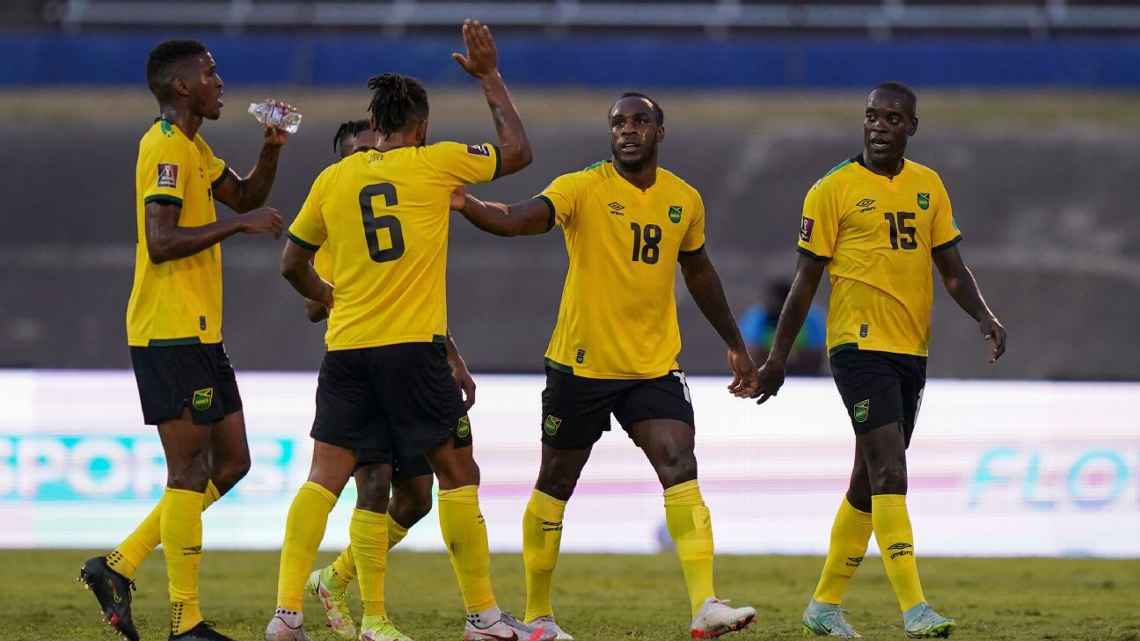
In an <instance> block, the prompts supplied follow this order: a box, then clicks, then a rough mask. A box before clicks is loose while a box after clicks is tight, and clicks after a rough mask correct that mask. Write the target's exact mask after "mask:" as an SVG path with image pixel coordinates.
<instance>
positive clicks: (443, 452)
mask: <svg viewBox="0 0 1140 641" xmlns="http://www.w3.org/2000/svg"><path fill="white" fill-rule="evenodd" d="M463 39H464V41H465V43H466V45H467V54H466V55H463V54H459V53H455V54H452V57H453V58H454V59H455V61H456V62H457V63H458V64H459V65H460V66H462V67H463V69H464V70H465V71H467V72H468V73H469V74H471V75H472V76H474V77H475V78H477V79H478V80H479V81H480V83H481V84H482V86H483V92H484V94H485V96H486V98H487V104H488V106H489V107H490V109H491V114H492V117H493V119H494V122H495V128H496V130H497V133H498V139H499V144H498V145H494V144H490V143H485V144H479V145H465V144H460V143H455V142H439V143H435V144H430V145H429V144H427V128H428V114H429V109H428V97H427V92H426V91H425V90H424V88H423V86H422V85H421V84H420V83H419V82H418V81H417V80H415V79H414V78H409V77H406V76H402V75H399V74H392V73H389V74H383V75H380V76H376V77H374V78H372V79H371V80H369V82H368V86H369V88H370V89H371V90H372V101H371V103H370V104H369V112H370V114H371V126H372V128H373V129H375V130H377V131H378V132H379V134H380V139H379V143H378V144H377V145H376V147H375V148H372V149H368V150H366V151H364V152H362V153H354V154H351V155H350V156H349V157H347V158H345V159H344V160H342V161H340V162H338V163H336V164H334V165H331V166H330V167H328V168H327V169H325V170H324V171H323V172H321V174H320V176H318V177H317V179H316V181H315V182H314V183H313V186H312V189H311V191H310V193H309V196H308V198H306V200H305V203H304V205H302V207H301V211H300V213H299V214H297V217H296V219H295V220H294V221H293V224H292V225H291V226H290V228H289V241H288V242H287V243H286V245H285V251H284V253H283V254H282V257H281V273H282V275H283V276H284V277H285V278H286V279H287V280H288V281H289V283H290V284H291V285H292V286H293V288H294V289H296V290H297V292H298V293H299V294H301V296H303V297H305V298H307V299H310V300H313V301H317V302H319V303H321V304H322V305H324V307H325V308H327V309H328V310H329V320H328V330H327V332H326V335H325V342H326V344H327V347H328V351H327V353H326V354H325V357H324V360H323V362H322V364H321V370H320V375H319V378H318V384H317V402H316V405H317V407H316V418H315V420H314V421H313V428H312V431H311V436H312V437H313V440H314V441H315V443H314V447H313V461H312V465H311V467H310V470H309V478H308V482H306V483H305V484H304V485H303V486H302V487H301V489H300V490H299V491H298V492H297V495H296V497H295V498H294V500H293V504H292V506H291V507H290V509H289V516H288V519H287V521H286V528H285V542H284V545H283V546H282V550H281V565H280V573H279V576H278V583H277V610H276V612H275V613H274V616H273V618H272V619H271V620H270V622H269V625H268V627H267V629H266V633H265V637H266V641H307V639H308V637H307V636H306V635H305V633H304V631H303V630H302V614H301V604H302V598H303V593H304V585H305V579H306V577H307V576H308V573H309V570H310V568H311V566H312V563H313V558H314V557H315V556H316V551H317V547H318V546H319V545H320V542H321V538H322V537H323V536H324V530H325V525H326V523H327V520H328V514H329V511H330V510H331V509H332V506H333V505H334V504H335V502H336V499H337V496H338V495H339V494H340V492H341V490H342V489H343V488H344V486H345V484H346V483H347V482H348V479H349V477H350V476H351V475H352V471H353V469H354V468H355V467H356V464H357V452H359V451H361V450H364V449H385V448H387V449H389V451H392V452H393V453H394V454H395V455H398V456H417V455H421V454H423V455H426V456H427V459H428V462H429V463H430V465H431V468H432V472H433V473H434V474H435V476H436V477H437V478H438V479H439V522H440V530H441V531H442V533H443V538H444V542H445V543H446V545H447V550H448V554H449V555H450V556H451V564H452V567H453V568H454V570H455V575H456V578H457V579H458V582H459V587H460V591H461V592H462V595H463V603H464V606H465V608H466V611H467V620H466V626H465V629H464V635H463V638H464V639H465V640H469V641H481V640H487V641H490V640H494V639H518V640H519V641H524V640H525V641H539V640H549V639H553V638H554V635H552V634H547V633H546V632H544V631H542V630H539V629H534V628H531V627H529V626H526V625H524V624H522V623H520V622H519V621H517V620H516V619H514V617H512V616H510V615H509V614H506V613H504V612H502V611H501V610H500V609H499V607H498V605H497V602H496V600H495V595H494V593H493V591H492V589H491V576H490V565H491V559H490V552H489V550H488V546H487V529H486V526H485V525H484V523H483V517H482V515H481V514H480V512H479V497H478V484H479V468H478V466H477V465H476V464H475V460H474V458H473V456H472V448H471V422H470V420H469V419H468V417H467V411H466V409H465V407H464V401H463V394H462V392H461V390H460V388H459V386H458V385H457V384H456V381H455V379H454V378H453V377H452V368H451V367H450V365H449V356H451V355H452V354H454V344H453V343H452V342H451V341H450V340H449V333H448V327H447V295H446V282H445V280H446V273H447V235H448V223H449V218H450V208H449V204H450V200H451V195H452V192H453V191H454V190H455V189H456V188H457V187H461V186H463V185H467V184H473V183H480V182H489V181H491V180H494V179H496V178H498V177H499V176H503V175H507V174H510V173H514V172H516V171H519V170H520V169H522V168H524V167H526V166H527V165H528V164H530V161H531V151H530V143H529V141H528V140H527V137H526V131H525V130H524V128H523V124H522V119H521V118H520V117H519V114H518V110H517V109H516V108H515V106H514V103H513V102H512V101H511V97H510V93H509V92H508V91H507V87H506V85H505V84H504V83H503V78H502V76H501V75H500V74H499V70H498V52H497V51H496V49H495V44H494V41H493V40H492V38H491V32H490V30H489V29H488V28H487V27H485V26H483V25H481V24H479V23H478V22H475V21H467V22H465V23H464V25H463ZM361 235H363V236H364V240H365V241H366V242H365V243H361V242H360V237H361ZM318 249H320V250H321V252H322V253H324V252H328V254H329V256H330V258H331V263H332V272H331V274H328V275H327V276H329V277H330V280H331V282H332V283H335V291H334V287H333V285H332V284H330V283H329V282H326V281H325V280H323V279H322V278H321V276H320V275H318V274H317V272H316V271H315V270H314V268H313V265H312V263H311V261H312V259H313V256H314V255H315V253H316V251H317V250H318ZM368 507H369V508H371V509H363V508H360V507H358V508H357V509H356V510H354V511H353V514H352V521H351V524H350V526H349V539H350V545H351V549H352V556H353V559H354V564H355V566H356V570H357V577H358V579H359V582H360V591H361V600H362V601H363V602H364V618H363V620H362V622H361V626H360V627H361V632H360V638H361V639H362V640H364V641H406V640H407V637H406V636H405V635H403V634H402V633H401V632H400V631H399V630H397V629H396V628H395V626H394V625H393V624H392V622H391V621H390V620H389V619H388V617H387V614H386V612H385V610H384V573H385V568H386V565H387V551H388V539H387V528H386V527H385V521H386V510H387V505H380V504H377V505H370V506H368Z"/></svg>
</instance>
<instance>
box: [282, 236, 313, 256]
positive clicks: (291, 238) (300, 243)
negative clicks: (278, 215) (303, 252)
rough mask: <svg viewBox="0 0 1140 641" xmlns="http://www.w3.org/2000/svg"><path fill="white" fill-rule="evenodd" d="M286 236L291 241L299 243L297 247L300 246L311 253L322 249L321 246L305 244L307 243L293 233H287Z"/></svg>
mask: <svg viewBox="0 0 1140 641" xmlns="http://www.w3.org/2000/svg"><path fill="white" fill-rule="evenodd" d="M285 235H286V236H288V237H289V240H291V241H293V242H295V243H297V245H299V246H300V247H303V248H304V249H307V250H309V251H311V252H315V251H317V250H318V249H320V248H321V246H320V245H314V244H312V243H308V242H305V241H303V240H301V239H300V238H297V237H296V236H294V235H293V233H292V232H287V233H286V234H285Z"/></svg>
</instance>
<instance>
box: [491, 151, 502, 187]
mask: <svg viewBox="0 0 1140 641" xmlns="http://www.w3.org/2000/svg"><path fill="white" fill-rule="evenodd" d="M491 148H492V149H494V150H495V173H493V174H491V180H497V179H498V178H499V172H500V171H502V170H503V150H502V149H499V146H498V145H491Z"/></svg>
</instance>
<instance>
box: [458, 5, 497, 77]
mask: <svg viewBox="0 0 1140 641" xmlns="http://www.w3.org/2000/svg"><path fill="white" fill-rule="evenodd" d="M463 43H464V44H465V45H467V55H466V56H465V55H463V54H461V53H458V52H456V53H452V54H451V58H452V60H455V62H457V63H459V66H460V67H463V70H464V71H466V72H467V73H469V74H471V75H472V76H474V77H476V78H483V77H484V76H488V75H491V74H493V73H496V72H497V71H498V70H499V51H498V49H496V48H495V39H494V38H492V37H491V30H490V29H489V28H488V27H487V25H485V24H482V23H480V22H479V21H478V20H471V19H467V20H464V21H463Z"/></svg>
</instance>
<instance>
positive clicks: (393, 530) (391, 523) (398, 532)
mask: <svg viewBox="0 0 1140 641" xmlns="http://www.w3.org/2000/svg"><path fill="white" fill-rule="evenodd" d="M407 535H408V528H406V527H404V526H402V525H400V524H399V523H397V522H396V519H394V518H392V515H391V514H389V515H388V549H389V550H391V549H392V548H394V547H396V544H397V543H399V542H400V541H403V540H404V537H405V536H407Z"/></svg>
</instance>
